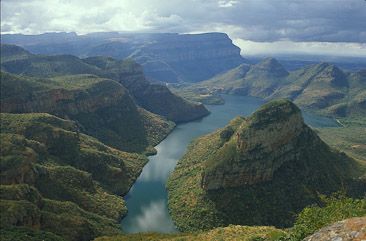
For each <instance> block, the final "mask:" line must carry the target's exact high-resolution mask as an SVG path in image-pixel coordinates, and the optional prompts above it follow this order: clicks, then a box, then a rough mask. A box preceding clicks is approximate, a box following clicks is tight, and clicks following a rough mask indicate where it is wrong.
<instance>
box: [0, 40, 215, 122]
mask: <svg viewBox="0 0 366 241" xmlns="http://www.w3.org/2000/svg"><path fill="white" fill-rule="evenodd" d="M1 48H2V52H3V51H4V52H5V53H8V54H7V56H10V57H8V59H10V60H9V61H6V60H4V61H3V62H2V64H1V69H2V70H4V71H7V72H10V73H14V74H18V75H19V74H21V75H26V76H33V77H42V78H43V77H57V76H64V75H75V74H93V75H97V76H100V77H103V78H109V79H113V80H116V81H118V82H119V83H121V84H122V85H123V86H124V87H126V88H127V89H128V90H129V92H130V94H131V95H132V96H133V97H134V98H135V100H136V102H137V103H138V104H139V105H140V106H141V107H143V108H145V109H147V110H148V111H151V112H153V113H156V114H159V115H163V116H165V117H167V118H168V119H170V120H172V121H175V122H184V121H190V120H193V119H197V118H200V117H203V116H205V115H207V114H208V113H209V112H208V111H207V109H206V108H205V107H204V106H203V105H202V104H197V103H190V102H188V101H185V100H184V99H183V98H181V97H178V96H176V95H174V94H173V93H172V92H170V90H169V89H168V88H167V87H166V86H163V85H158V84H151V83H150V82H149V81H147V80H146V79H145V76H144V73H143V70H142V68H141V66H140V65H138V64H136V63H135V62H134V61H132V60H125V61H117V60H114V59H112V58H107V57H91V58H87V59H84V60H83V59H79V58H77V57H75V56H71V55H57V56H42V55H32V54H30V53H29V54H28V55H27V57H23V55H22V56H21V58H20V59H17V56H19V54H17V53H18V52H22V51H23V52H25V50H24V49H22V48H20V47H16V46H12V45H1ZM11 53H13V56H11ZM177 109H179V110H180V111H179V112H177Z"/></svg>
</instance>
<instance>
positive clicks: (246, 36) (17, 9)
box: [1, 0, 366, 53]
mask: <svg viewBox="0 0 366 241" xmlns="http://www.w3.org/2000/svg"><path fill="white" fill-rule="evenodd" d="M365 19H366V1H364V0H324V1H323V0H306V1H305V0H276V1H267V0H240V1H239V0H170V1H162V0H136V1H130V0H109V1H104V0H79V1H75V0H2V1H1V31H2V33H26V34H38V33H43V32H52V31H65V32H77V33H81V34H83V33H89V32H98V31H140V32H179V33H197V32H211V31H220V32H225V33H227V34H229V36H230V37H231V38H233V39H242V40H243V41H250V42H245V44H244V45H243V43H242V45H243V46H253V44H249V43H251V42H257V43H258V45H257V47H258V46H259V45H261V46H262V47H263V48H264V46H269V44H270V43H272V46H283V43H291V42H298V43H301V42H308V44H307V46H312V45H313V44H312V43H315V42H323V43H324V44H323V45H319V46H320V47H319V48H318V47H313V49H319V50H321V48H322V47H325V48H327V49H336V46H340V47H345V48H346V49H348V50H350V52H349V53H354V51H353V50H356V49H357V48H359V47H360V46H361V50H364V43H365V42H366V21H365ZM261 42H262V44H261ZM332 43H359V44H360V45H352V44H351V45H347V44H341V45H335V44H332ZM290 46H292V45H290ZM293 46H294V48H293V49H294V50H296V48H297V47H298V46H299V45H297V46H295V45H293ZM301 46H302V45H300V48H301ZM304 46H305V45H304ZM331 46H334V47H331ZM304 48H305V47H304ZM257 49H258V48H257ZM304 51H305V50H304Z"/></svg>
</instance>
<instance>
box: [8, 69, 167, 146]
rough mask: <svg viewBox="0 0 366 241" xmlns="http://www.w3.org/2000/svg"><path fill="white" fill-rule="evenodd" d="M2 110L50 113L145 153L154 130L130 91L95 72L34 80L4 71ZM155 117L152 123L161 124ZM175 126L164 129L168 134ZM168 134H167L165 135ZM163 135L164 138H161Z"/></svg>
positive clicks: (108, 141)
mask: <svg viewBox="0 0 366 241" xmlns="http://www.w3.org/2000/svg"><path fill="white" fill-rule="evenodd" d="M1 85H2V92H1V93H2V98H1V111H2V112H9V113H30V112H38V113H39V112H47V113H51V114H54V115H57V116H59V117H63V118H67V119H72V120H75V121H77V122H78V124H79V125H80V128H81V129H82V130H83V131H85V132H86V133H87V134H89V135H91V136H94V137H96V138H98V139H99V140H101V141H102V142H103V143H105V144H108V145H111V146H113V147H116V148H118V149H121V150H124V151H134V152H143V151H144V150H146V148H148V146H149V145H152V144H156V143H149V141H148V139H149V138H148V136H149V134H150V133H148V131H147V130H146V129H145V127H144V124H143V123H144V121H143V118H146V115H145V117H144V116H142V115H141V114H140V112H139V111H138V108H137V106H136V105H135V103H134V101H133V100H132V98H131V96H130V95H129V93H128V92H127V90H126V89H125V88H124V87H123V86H122V85H120V84H119V83H117V82H115V81H113V80H108V79H102V78H99V77H96V76H91V75H78V76H68V77H62V78H56V79H34V78H24V77H17V76H14V75H10V74H6V73H2V78H1ZM156 119H160V117H157V116H154V118H151V120H150V121H149V123H150V125H152V126H154V125H155V124H157V123H156V122H155V121H154V120H156ZM145 123H146V121H145ZM171 128H172V126H170V125H167V126H165V128H162V130H163V133H165V134H167V133H168V132H169V131H170V130H171ZM162 136H164V135H162ZM161 138H162V137H161Z"/></svg>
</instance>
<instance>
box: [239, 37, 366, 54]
mask: <svg viewBox="0 0 366 241" xmlns="http://www.w3.org/2000/svg"><path fill="white" fill-rule="evenodd" d="M233 42H234V44H236V45H237V46H239V47H240V48H241V50H242V52H241V54H242V55H244V56H248V55H263V56H268V55H272V56H276V55H281V54H300V55H306V54H312V55H334V56H345V57H366V43H345V42H336V43H335V42H293V41H275V42H254V41H248V40H243V39H234V40H233Z"/></svg>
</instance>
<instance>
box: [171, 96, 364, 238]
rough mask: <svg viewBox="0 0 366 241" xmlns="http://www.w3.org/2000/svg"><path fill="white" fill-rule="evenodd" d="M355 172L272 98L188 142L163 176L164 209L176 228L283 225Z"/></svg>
mask: <svg viewBox="0 0 366 241" xmlns="http://www.w3.org/2000/svg"><path fill="white" fill-rule="evenodd" d="M356 167H357V166H356V163H355V162H354V160H353V159H351V158H349V157H347V156H346V155H345V154H342V153H338V152H337V151H335V150H332V149H330V148H329V147H328V146H327V145H326V144H325V143H324V142H323V141H321V139H320V138H319V137H318V136H317V135H316V134H315V132H314V131H312V130H311V129H310V128H309V127H308V126H306V124H304V122H303V119H302V116H301V112H300V110H299V109H298V108H297V107H296V106H295V105H294V104H293V103H291V102H290V101H287V100H278V101H273V102H270V103H268V104H266V105H264V106H262V107H261V108H260V109H259V110H258V111H256V112H255V113H254V114H253V115H252V116H250V117H249V118H243V117H237V118H236V119H234V120H232V121H231V122H230V123H229V125H227V126H226V127H225V128H223V129H220V130H218V131H216V132H214V133H213V134H209V135H207V136H204V137H201V138H199V139H197V140H196V141H194V142H193V143H192V144H191V146H190V147H189V149H188V152H187V153H186V154H185V156H184V157H183V158H182V159H181V160H180V161H179V162H178V165H177V167H176V169H175V171H174V172H173V174H172V175H171V177H170V178H169V181H168V184H167V188H168V191H169V209H170V212H171V214H172V217H173V220H174V221H175V223H176V225H177V226H178V228H179V229H180V230H182V231H195V230H205V229H210V228H212V227H217V226H222V225H228V224H241V225H276V226H280V227H281V226H290V225H291V224H292V222H293V220H294V213H298V212H299V211H301V210H302V209H303V208H304V207H305V206H307V205H309V204H311V203H315V202H317V200H318V194H319V193H322V194H329V193H332V192H334V191H337V190H340V189H341V188H342V187H347V183H348V182H351V177H352V176H353V175H361V173H358V172H356V170H357V168H356ZM187 187H189V189H187ZM202 217H205V218H204V219H202Z"/></svg>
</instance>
